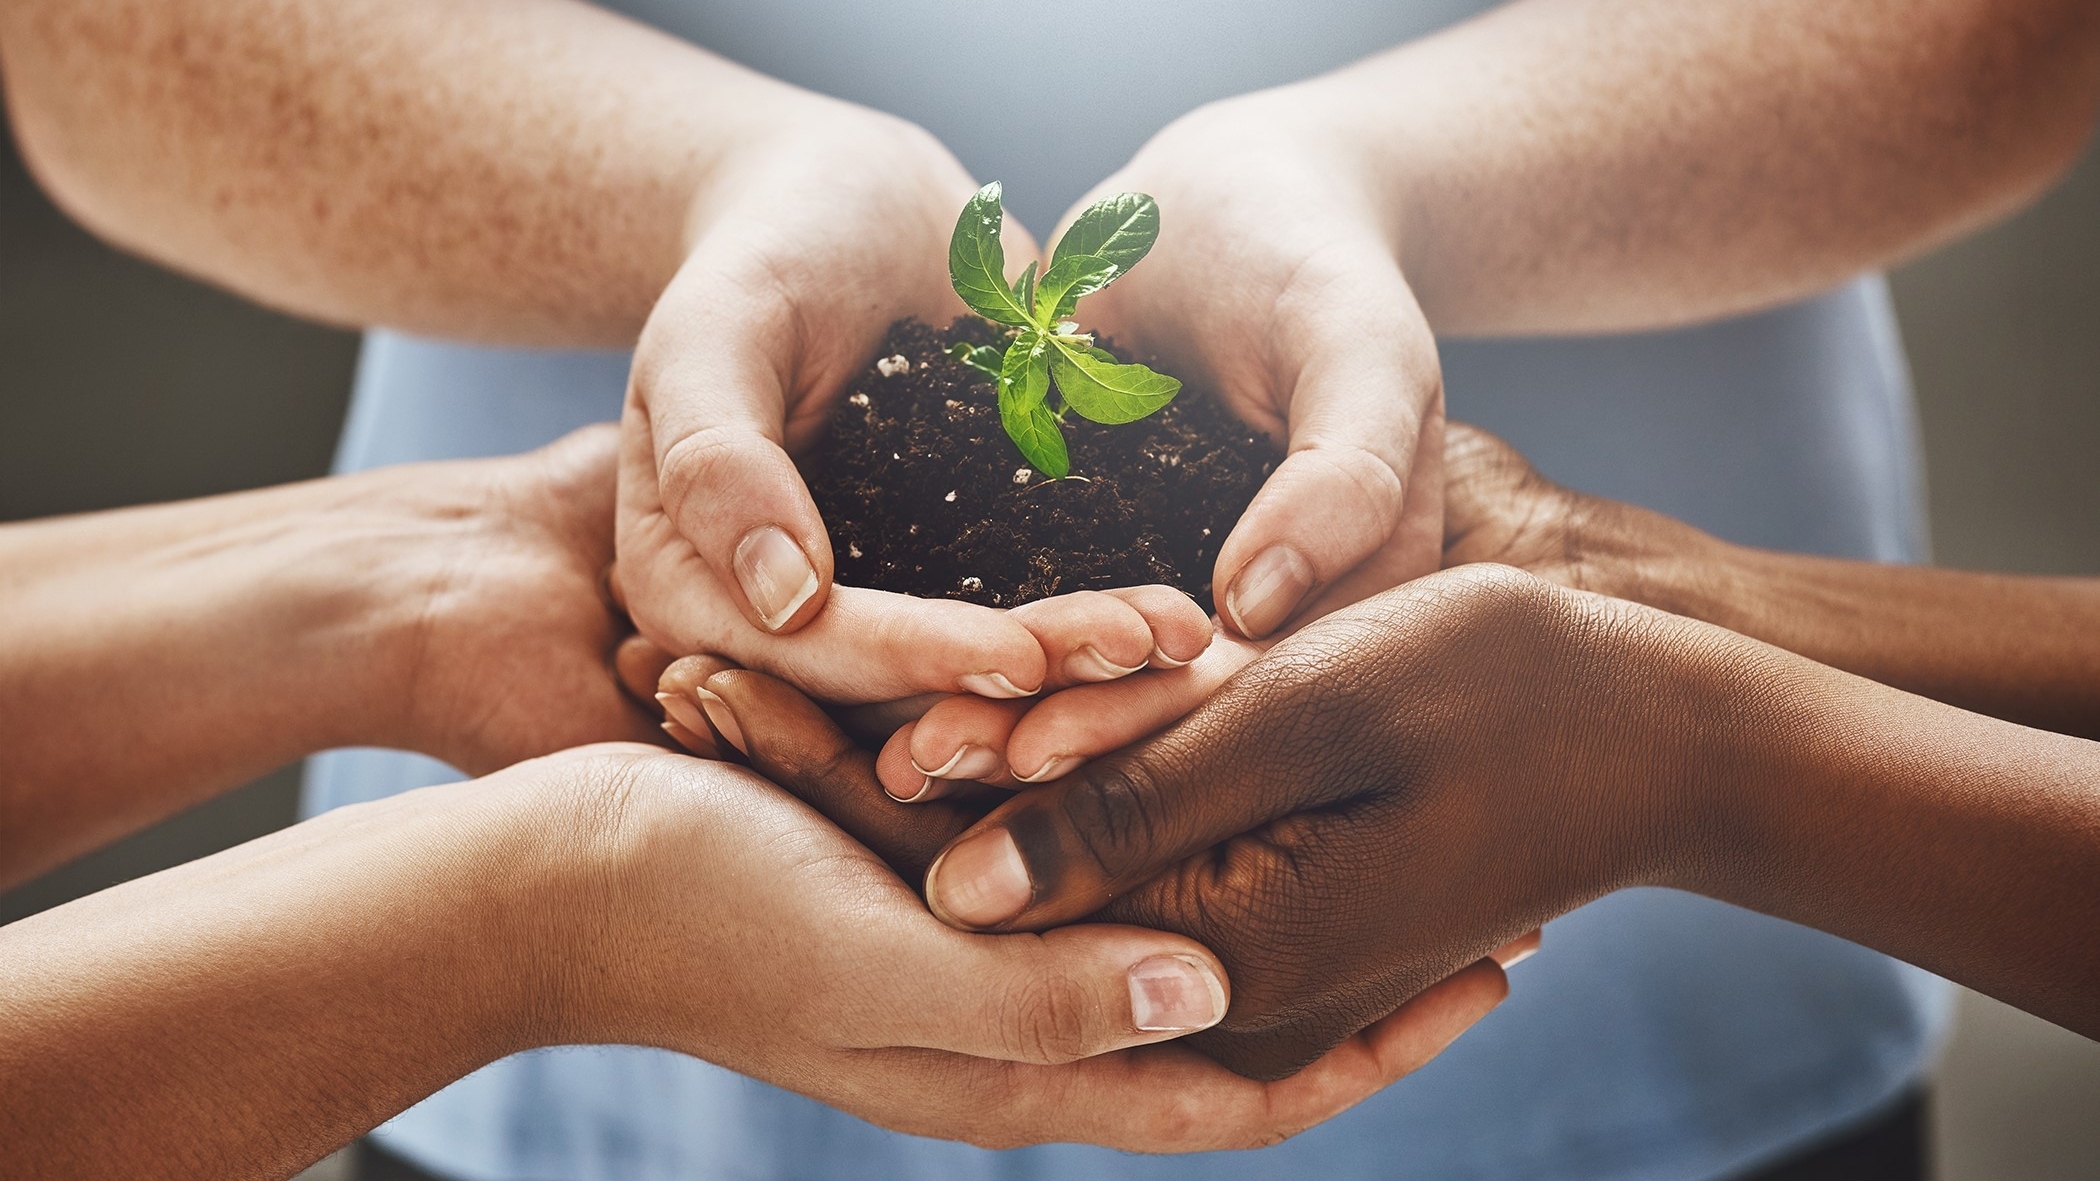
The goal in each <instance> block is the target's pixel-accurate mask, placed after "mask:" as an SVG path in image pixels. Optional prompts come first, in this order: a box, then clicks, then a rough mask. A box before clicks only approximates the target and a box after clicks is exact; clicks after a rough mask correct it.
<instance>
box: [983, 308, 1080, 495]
mask: <svg viewBox="0 0 2100 1181" xmlns="http://www.w3.org/2000/svg"><path fill="white" fill-rule="evenodd" d="M1048 353H1049V350H1048V349H1047V348H1045V347H1044V344H1043V338H1042V335H1041V334H1040V333H1036V332H1023V333H1022V334H1021V335H1020V336H1018V337H1016V338H1015V339H1014V342H1013V343H1012V344H1010V345H1008V346H1006V360H1005V361H1004V362H1003V363H1002V364H1001V365H1000V367H999V368H1000V373H999V424H1000V425H1001V426H1004V427H1005V428H1006V435H1007V437H1008V438H1010V439H1012V440H1013V441H1014V446H1016V447H1018V448H1020V449H1021V456H1022V458H1024V459H1026V460H1027V461H1028V463H1029V465H1030V466H1031V467H1033V468H1035V470H1037V471H1039V472H1041V473H1043V474H1044V475H1046V476H1049V477H1050V478H1051V479H1053V480H1062V479H1064V478H1065V477H1066V476H1067V475H1069V474H1071V471H1072V459H1071V455H1070V454H1069V453H1068V452H1067V451H1066V450H1065V434H1064V430H1063V428H1062V427H1061V426H1060V425H1059V424H1058V421H1057V415H1055V414H1052V413H1051V412H1050V406H1049V403H1048V398H1049V394H1050V359H1049V357H1048V355H1047V354H1048Z"/></svg>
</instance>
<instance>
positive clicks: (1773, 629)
mask: <svg viewBox="0 0 2100 1181" xmlns="http://www.w3.org/2000/svg"><path fill="white" fill-rule="evenodd" d="M1571 504H1572V506H1573V507H1572V510H1571V515H1570V518H1569V519H1570V533H1569V537H1570V543H1569V544H1570V546H1571V547H1572V552H1575V553H1578V554H1579V555H1580V574H1579V580H1580V581H1581V582H1582V584H1583V585H1586V586H1589V587H1591V588H1592V589H1595V590H1599V591H1602V592H1604V593H1607V594H1612V595H1616V596H1619V597H1621V598H1628V599H1632V600H1634V601H1636V602H1641V603H1647V604H1648V605H1650V606H1653V607H1660V608H1662V609H1664V610H1666V611H1672V612H1675V613H1676V614H1679V615H1687V616H1690V617H1692V618H1694V619H1702V620H1705V621H1706V622H1708V623H1714V624H1719V625H1720V626H1722V627H1725V628H1728V629H1729V630H1730V631H1735V632H1740V633H1741V634H1743V635H1746V636H1751V637H1753V638H1756V639H1759V640H1763V641H1765V642H1766V643H1768V644H1773V645H1775V646H1777V647H1781V648H1785V649H1787V650H1788V651H1790V652H1798V653H1800V654H1801V655H1803V656H1806V657H1808V658H1810V659H1811V660H1815V661H1817V662H1819V663H1822V664H1827V665H1830V666H1831V667H1833V668H1840V669H1844V670H1845V671H1847V672H1850V673H1854V674H1857V675H1859V676H1863V677H1867V678H1870V679H1872V680H1876V681H1880V682H1881V683H1882V684H1885V685H1892V686H1894V687H1896V688H1898V689H1902V690H1905V691H1906V692H1910V693H1916V694H1919V695H1921V696H1924V697H1929V698H1932V699H1934V700H1936V701H1943V702H1946V703H1948V704H1950V705H1955V706H1959V707H1960V708H1962V709H1965V710H1973V711H1975V712H1977V713H1981V714H1988V715H1990V716H1992V717H1996V718H2003V719H2006V720H2008V721H2012V722H2017V723H2019V724H2021V725H2023V726H2033V727H2037V728H2040V729H2044V730H2053V731H2056V732H2058V733H2063V734H2071V735H2076V736H2079V737H2084V738H2100V579H2092V578H2043V577H2034V576H2022V575H2011V574H1984V573H1976V572H1971V571H1963V570H1939V569H1933V568H1931V567H1924V566H1899V565H1891V564H1884V563H1878V562H1857V561H1847V560H1844V559H1839V558H1819V557H1811V556H1808V555H1804V554H1788V553H1779V552H1776V551H1772V550H1760V549H1752V548H1749V547H1747V546H1738V545H1730V544H1728V543H1727V542H1724V541H1720V540H1719V539H1717V538H1714V537H1711V536H1709V535H1707V534H1704V533H1701V532H1699V531H1698V530H1696V529H1693V528H1692V527H1691V526H1689V525H1685V524H1683V523H1681V522H1678V521H1674V520H1671V519H1669V518H1667V517H1664V516H1661V515H1660V514H1656V513H1651V512H1647V511H1646V510H1643V509H1638V508H1633V507H1631V506H1628V505H1621V504H1615V503H1612V502H1609V501H1603V500H1595V499H1591V498H1588V497H1577V498H1575V499H1573V500H1572V502H1571Z"/></svg>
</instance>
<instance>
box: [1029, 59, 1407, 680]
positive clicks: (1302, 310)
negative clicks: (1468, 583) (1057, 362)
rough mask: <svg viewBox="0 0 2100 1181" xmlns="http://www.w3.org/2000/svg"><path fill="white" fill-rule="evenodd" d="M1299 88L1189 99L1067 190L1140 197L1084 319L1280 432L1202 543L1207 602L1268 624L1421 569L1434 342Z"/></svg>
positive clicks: (1244, 620)
mask: <svg viewBox="0 0 2100 1181" xmlns="http://www.w3.org/2000/svg"><path fill="white" fill-rule="evenodd" d="M1309 93H1311V92H1308V91H1306V90H1304V89H1302V88H1286V89H1283V90H1276V91H1269V92H1265V93H1261V94H1256V95H1250V96H1247V97H1244V98H1239V99H1234V100H1230V101H1228V102H1224V103H1218V104H1213V105H1212V106H1209V107H1204V108H1201V109H1199V110H1197V111H1195V112H1193V113H1191V114H1190V115H1187V116H1185V117H1183V118H1182V119H1179V120H1177V121H1176V122H1175V123H1173V124H1171V125H1170V126H1168V127H1167V128H1166V129H1164V130H1162V131H1161V132H1160V133H1159V134H1158V135H1157V136H1155V137H1154V138H1153V140H1152V141H1151V142H1150V143H1148V144H1146V145H1145V146H1144V148H1142V149H1141V150H1140V151H1139V152H1138V153H1137V155H1136V156H1135V157H1134V158H1133V159H1132V160H1131V161H1130V163H1129V164H1128V165H1126V166H1125V167H1124V168H1123V169H1122V170H1120V171H1119V172H1117V173H1115V174H1114V175H1112V176H1110V177H1109V178H1108V179H1107V180H1104V181H1103V182H1102V183H1101V184H1100V185H1099V186H1097V187H1096V189H1095V191H1094V192H1093V193H1090V194H1089V195H1088V196H1087V197H1086V198H1084V199H1082V201H1081V203H1080V205H1079V206H1077V207H1075V209H1074V211H1073V213H1072V214H1070V215H1068V216H1067V221H1069V220H1070V219H1071V217H1073V216H1076V215H1077V212H1078V210H1079V209H1083V208H1084V207H1085V206H1086V204H1088V203H1090V202H1091V201H1093V200H1095V199H1098V198H1100V197H1102V196H1105V195H1108V194H1111V193H1116V192H1123V191H1137V192H1145V193H1150V194H1151V195H1152V196H1154V197H1155V198H1157V199H1158V202H1159V208H1160V234H1159V240H1158V243H1157V245H1155V246H1154V247H1153V249H1152V252H1151V253H1150V254H1149V255H1148V256H1147V257H1146V258H1145V260H1144V262H1143V263H1142V264H1141V265H1139V266H1137V267H1134V268H1132V270H1131V272H1130V273H1129V274H1128V275H1127V276H1124V277H1122V278H1121V279H1120V280H1119V281H1118V282H1117V283H1116V284H1115V285H1114V286H1112V287H1110V288H1108V289H1107V290H1105V291H1103V292H1101V293H1100V294H1098V295H1095V296H1093V297H1091V298H1090V299H1089V301H1088V303H1087V308H1086V314H1087V317H1088V321H1087V326H1088V327H1089V328H1093V329H1097V330H1099V331H1102V332H1105V333H1107V334H1108V335H1109V336H1111V337H1113V338H1114V339H1115V340H1116V342H1117V343H1118V344H1119V345H1121V346H1123V347H1125V348H1127V349H1130V350H1132V351H1133V352H1135V353H1138V354H1140V355H1154V356H1157V357H1158V358H1159V359H1160V361H1161V362H1162V364H1163V365H1164V366H1165V367H1166V369H1167V371H1168V372H1171V373H1174V374H1176V375H1177V376H1181V377H1184V378H1186V379H1190V380H1192V381H1194V382H1195V383H1196V384H1198V385H1201V386H1203V387H1205V388H1208V389H1209V390H1211V391H1213V392H1214V393H1215V394H1216V395H1217V396H1218V397H1219V398H1221V399H1222V400H1223V402H1224V404H1225V406H1226V407H1227V408H1229V409H1230V410H1231V411H1232V412H1233V413H1234V414H1236V415H1238V416H1239V417H1240V418H1241V419H1243V420H1244V421H1246V422H1247V423H1248V424H1249V425H1251V426H1253V427H1255V428H1256V429H1259V430H1262V431H1264V432H1266V433H1268V434H1269V435H1270V436H1271V437H1273V438H1276V439H1278V440H1281V441H1283V442H1284V444H1285V447H1286V456H1285V458H1284V460H1283V462H1282V463H1281V464H1280V465H1278V467H1277V469H1276V471H1275V472H1274V473H1272V474H1271V475H1270V477H1269V479H1268V481H1267V482H1266V483H1265V484H1264V485H1263V487H1262V488H1261V490H1260V492H1259V493H1258V494H1257V495H1256V496H1255V499H1254V501H1253V503H1252V504H1251V505H1249V506H1248V508H1247V511H1246V513H1245V514H1244V515H1243V516H1242V518H1241V519H1240V521H1239V523H1238V525H1237V526H1236V527H1235V528H1234V529H1233V531H1232V534H1231V535H1230V537H1228V538H1227V540H1226V542H1225V545H1224V546H1223V548H1222V549H1221V550H1220V551H1219V553H1218V560H1217V566H1216V569H1215V574H1214V579H1213V585H1214V586H1215V587H1217V588H1218V592H1217V594H1218V601H1217V603H1216V604H1215V607H1216V610H1217V612H1218V614H1219V615H1220V616H1221V617H1222V618H1223V619H1224V620H1225V621H1226V622H1227V623H1228V624H1230V625H1231V627H1232V629H1233V630H1234V631H1236V632H1238V633H1239V634H1240V635H1242V636H1245V637H1248V638H1255V639H1259V638H1263V637H1267V636H1270V635H1272V634H1274V633H1276V632H1277V631H1278V630H1279V629H1282V628H1283V627H1284V626H1285V625H1286V624H1287V623H1288V622H1290V621H1291V620H1292V619H1294V618H1296V617H1299V616H1300V615H1301V613H1303V612H1305V611H1306V610H1307V609H1308V608H1309V607H1311V606H1312V605H1313V604H1314V603H1315V602H1316V601H1317V600H1318V599H1319V598H1321V597H1322V595H1323V593H1324V592H1326V591H1328V590H1330V589H1331V588H1334V587H1336V586H1337V585H1339V584H1341V583H1343V582H1344V581H1345V580H1346V579H1347V578H1348V577H1349V575H1350V573H1351V572H1352V571H1355V570H1357V569H1358V567H1359V566H1361V565H1363V564H1364V563H1366V562H1367V561H1371V560H1373V559H1374V558H1376V559H1379V560H1382V561H1384V562H1385V563H1387V564H1388V566H1389V569H1388V571H1387V572H1386V573H1384V574H1383V575H1381V576H1380V577H1379V578H1377V579H1375V580H1374V581H1373V585H1372V586H1371V587H1370V588H1369V589H1364V590H1359V591H1358V593H1357V595H1356V597H1358V598H1360V597H1362V596H1363V595H1364V594H1367V593H1371V591H1372V590H1376V589H1382V588H1383V587H1384V586H1390V585H1393V584H1394V583H1397V582H1400V581H1404V580H1406V579H1407V578H1411V577H1414V576H1416V575H1420V574H1426V573H1428V572H1429V571H1431V570H1433V569H1435V568H1436V564H1437V562H1436V540H1437V537H1438V536H1439V533H1440V520H1441V508H1440V500H1439V496H1440V492H1441V487H1440V484H1439V482H1438V481H1437V480H1435V479H1434V478H1424V475H1425V474H1424V473H1422V472H1421V471H1420V470H1419V465H1420V462H1421V458H1422V456H1424V455H1425V454H1426V455H1427V456H1428V457H1429V458H1431V459H1432V460H1433V459H1434V458H1435V457H1436V456H1437V455H1438V454H1439V448H1440V441H1439V438H1438V436H1437V434H1436V433H1435V432H1436V428H1437V426H1438V424H1440V423H1441V421H1442V419H1443V379H1442V374H1441V369H1440V367H1439V365H1438V362H1437V352H1436V343H1435V341H1434V339H1433V338H1432V336H1431V334H1430V331H1429V326H1428V324H1427V322H1426V321H1425V320H1424V319H1423V316H1422V312H1421V309H1420V308H1419V307H1417V306H1416V303H1415V299H1414V295H1413V293H1412V292H1411V291H1410V290H1409V288H1408V284H1407V280H1406V278H1405V277H1404V276H1403V275H1402V274H1401V271H1400V266H1399V263H1398V262H1397V259H1396V253H1395V248H1394V246H1393V243H1392V241H1391V238H1390V235H1389V232H1388V227H1387V225H1386V219H1385V217H1384V216H1383V214H1382V213H1381V210H1380V203H1379V200H1378V197H1379V194H1378V193H1377V191H1376V189H1375V186H1374V183H1373V181H1372V180H1371V179H1370V178H1369V177H1368V176H1367V175H1366V174H1365V171H1364V170H1363V168H1362V167H1361V163H1360V161H1359V160H1358V159H1357V158H1356V156H1355V155H1354V154H1353V153H1352V151H1351V150H1350V149H1349V148H1348V147H1346V146H1345V143H1344V140H1343V138H1342V136H1341V135H1340V134H1338V131H1337V128H1336V126H1335V122H1336V121H1335V119H1334V118H1333V117H1332V116H1331V114H1330V113H1328V112H1326V111H1325V110H1323V109H1321V108H1319V107H1318V106H1317V105H1316V104H1315V103H1314V102H1313V101H1312V100H1311V99H1310V98H1308V94H1309Z"/></svg>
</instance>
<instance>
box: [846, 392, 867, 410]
mask: <svg viewBox="0 0 2100 1181" xmlns="http://www.w3.org/2000/svg"><path fill="white" fill-rule="evenodd" d="M846 400H847V401H848V402H851V403H853V404H854V405H855V406H866V405H867V404H868V395H866V394H863V393H861V392H860V391H859V390H855V391H854V392H852V393H850V394H847V395H846Z"/></svg>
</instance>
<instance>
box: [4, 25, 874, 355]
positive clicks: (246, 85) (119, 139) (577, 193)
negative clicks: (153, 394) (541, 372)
mask: <svg viewBox="0 0 2100 1181" xmlns="http://www.w3.org/2000/svg"><path fill="white" fill-rule="evenodd" d="M0 65H4V70H0V73H4V77H5V81H6V85H7V101H8V107H9V110H10V112H11V113H12V115H13V118H14V121H15V127H16V132H17V136H18V138H19V140H20V143H21V147H22V150H23V152H24V154H25V155H26V156H27V158H28V160H29V162H30V164H31V166H32V168H33V169H34V170H35V171H36V173H37V175H38V177H39V179H41V180H42V181H43V183H44V184H45V186H46V187H47V188H48V189H49V190H50V191H51V193H52V194H53V195H54V196H55V197H56V198H57V199H58V201H59V203H60V204H61V205H63V206H64V207H65V208H66V209H67V210H68V211H69V212H71V213H72V214H73V215H74V216H75V217H77V218H79V219H80V220H81V221H82V222H83V223H85V224H86V225H87V226H88V227H89V228H91V229H93V230H95V231H96V232H98V233H100V234H102V235H103V236H105V237H107V238H108V239H110V240H111V241H113V242H115V243H117V244H118V245H120V246H124V247H126V248H128V249H131V250H136V251H138V252H140V253H142V254H145V255H146V256H148V257H150V258H153V259H155V260H156V261H159V262H163V263H166V264H168V265H170V266H173V267H176V268H178V269H181V270H185V271H188V272H190V273H192V274H196V275H199V276H201V277H203V278H206V279H209V280H212V281H214V282H218V283H222V284H224V285H226V286H229V287H231V288H233V289H234V290H236V291H239V292H241V293H242V294H245V295H248V296H250V297H252V298H255V299H258V300H260V301H262V302H264V303H268V304H272V305H275V306H277V307H280V308H284V309H287V310H289V311H293V312H297V313H301V314H304V315H309V316H313V317H317V318H320V319H324V320H331V321H336V322H341V323H352V324H370V323H383V324H388V325H392V326H396V327H400V328H405V329H408V330H411V331H417V332H424V333H430V334H443V335H450V336H462V337H472V338H479V339H486V340H495V341H531V342H535V343H570V344H602V345H629V344H632V343H633V339H634V336H635V334H636V333H637V332H638V331H639V329H640V326H641V324H642V321H643V318H644V317H645V316H646V314H647V312H648V310H649V308H650V306H651V304H652V303H653V302H654V300H655V299H656V296H657V295H658V294H659V293H660V292H661V291H662V290H663V287H664V284H665V283H666V282H668V281H669V279H670V277H671V275H672V273H673V272H674V271H675V270H676V269H677V266H678V264H679V262H680V261H681V260H682V259H683V257H684V254H685V248H686V245H687V237H688V234H689V231H690V224H691V223H692V221H693V220H694V219H695V217H696V208H697V207H698V206H699V205H701V204H704V201H705V195H706V192H707V189H708V186H709V183H710V182H711V180H713V179H714V178H716V177H717V176H718V174H720V173H721V172H722V171H723V170H724V169H725V168H727V167H728V163H729V161H731V160H732V159H734V158H735V157H736V156H737V153H738V152H739V151H740V150H741V149H742V148H743V147H745V146H747V145H749V144H752V143H755V142H758V141H760V140H762V139H763V138H764V136H765V135H766V134H767V133H768V132H769V131H770V130H772V129H774V128H777V127H778V126H779V125H780V124H781V123H782V122H783V121H785V120H791V119H796V118H801V117H803V116H804V115H806V114H807V113H808V112H809V111H810V110H812V109H816V108H819V107H822V106H825V105H826V100H820V99H816V98H815V97H814V96H811V95H809V94H807V93H806V92H802V91H797V90H795V89H794V88H792V87H788V86H785V85H783V84H780V83H776V82H773V81H771V80H769V79H766V78H763V77H762V76H760V75H757V74H754V73H751V72H750V71H747V70H744V69H742V68H741V67H738V66H735V65H732V64H730V63H728V62H725V61H723V60H722V59H720V58H717V57H715V56H713V55H711V54H709V53H707V52H705V51H703V50H700V49H697V48H695V47H693V46H691V45H688V44H685V43H684V42H680V41H677V40H675V39H673V38H670V37H667V36H664V35H662V34H659V33H657V32H655V31H653V30H650V29H647V28H644V27H643V26H641V25H638V24H635V23H633V22H630V21H627V20H625V19H622V18H620V17H617V16H614V15H612V14H610V13H607V12H604V11H602V10H600V9H597V8H593V7H591V6H589V5H586V4H582V3H574V2H570V0H515V2H511V0H352V2H347V3H346V2H329V3H313V2H302V0H292V2H287V0H231V2H226V0H173V2H168V0H12V2H11V3H9V4H6V5H0ZM828 105H829V106H838V105H839V104H828Z"/></svg>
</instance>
